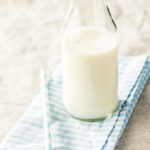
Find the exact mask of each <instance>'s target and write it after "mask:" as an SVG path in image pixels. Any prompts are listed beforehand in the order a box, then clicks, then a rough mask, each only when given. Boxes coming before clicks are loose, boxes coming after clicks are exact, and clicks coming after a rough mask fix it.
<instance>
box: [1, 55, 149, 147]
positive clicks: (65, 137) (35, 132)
mask: <svg viewBox="0 0 150 150" xmlns="http://www.w3.org/2000/svg"><path fill="white" fill-rule="evenodd" d="M149 76H150V63H149V62H148V56H146V55H142V56H138V57H133V58H127V57H120V58H119V81H118V82H119V84H118V90H119V91H118V99H119V106H120V107H119V110H118V111H117V112H116V113H115V114H114V115H113V116H112V117H111V118H109V119H106V120H104V121H99V122H83V121H79V120H76V119H74V118H72V117H70V116H69V115H68V114H67V113H66V112H65V110H64V107H63V104H62V76H61V67H60V68H58V70H57V71H56V73H55V74H54V76H53V77H52V79H51V80H50V81H49V83H48V89H49V95H48V96H49V104H48V105H50V107H51V110H50V114H51V121H52V123H51V139H50V140H51V143H52V148H53V149H64V150H113V149H114V148H115V145H116V144H117V142H118V140H119V138H120V136H121V134H122V132H123V130H124V128H125V126H126V124H127V121H128V120H129V118H130V116H131V114H132V111H133V109H134V107H135V105H136V103H137V101H138V98H139V96H140V94H141V92H142V90H143V88H144V85H145V83H146V81H147V80H148V78H149ZM41 105H42V93H40V94H39V96H38V97H37V99H36V101H35V102H34V103H33V104H32V105H31V106H30V108H29V109H28V111H27V112H26V113H25V114H24V116H23V117H22V118H21V119H20V121H19V122H18V123H17V124H16V126H15V127H14V128H13V129H12V131H11V132H10V133H9V134H8V136H7V137H6V138H5V140H4V141H3V142H2V144H1V145H0V150H10V149H11V150H13V149H14V150H25V149H29V150H44V128H43V116H42V115H43V112H42V111H43V109H42V107H41Z"/></svg>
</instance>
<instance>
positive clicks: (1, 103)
mask: <svg viewBox="0 0 150 150" xmlns="http://www.w3.org/2000/svg"><path fill="white" fill-rule="evenodd" d="M68 2H69V0H61V1H60V0H43V1H42V0H0V141H2V139H3V138H4V137H5V135H7V133H8V131H9V130H10V129H11V128H12V126H13V125H14V124H15V123H16V121H17V120H18V119H19V118H20V117H21V116H22V114H23V113H24V112H25V110H26V109H27V107H28V106H29V105H30V104H31V103H32V101H33V100H34V98H35V96H36V95H37V93H38V92H39V90H40V78H39V71H40V68H41V67H42V66H45V65H46V66H48V67H49V73H50V75H51V73H52V72H53V71H54V70H55V68H56V66H57V64H58V63H59V62H60V41H59V29H60V25H61V24H62V20H63V19H64V15H65V13H66V10H67V8H68ZM110 8H111V11H112V14H113V16H114V18H115V21H116V23H117V25H118V32H119V34H120V54H121V55H127V56H135V55H139V54H143V53H147V54H150V2H149V0H112V1H111V5H110ZM149 98H150V81H149V82H148V84H147V86H146V87H145V89H144V92H143V93H142V95H141V97H140V100H139V102H138V104H137V106H136V108H135V110H134V112H133V115H132V117H131V119H130V121H129V123H128V125H127V128H126V129H125V132H124V134H123V136H122V138H121V140H120V141H119V143H118V145H117V148H116V150H149V149H150V99H149Z"/></svg>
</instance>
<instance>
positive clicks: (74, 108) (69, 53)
mask: <svg viewBox="0 0 150 150" xmlns="http://www.w3.org/2000/svg"><path fill="white" fill-rule="evenodd" d="M62 45H63V50H62V59H63V103H64V106H65V108H66V110H67V111H68V112H69V113H70V114H72V115H73V116H75V117H78V118H83V119H97V118H100V117H103V116H105V115H106V114H109V113H111V112H112V111H113V110H114V109H115V108H116V106H117V101H118V100H117V80H118V76H117V75H118V43H117V40H116V37H115V35H113V34H112V33H110V32H108V31H106V30H104V29H100V28H96V27H83V28H78V29H76V30H74V31H71V32H69V33H67V34H66V35H65V36H64V39H63V40H62Z"/></svg>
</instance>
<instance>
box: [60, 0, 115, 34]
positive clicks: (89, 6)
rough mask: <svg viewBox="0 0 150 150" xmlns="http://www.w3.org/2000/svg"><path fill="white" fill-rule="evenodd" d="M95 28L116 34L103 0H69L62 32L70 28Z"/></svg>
mask: <svg viewBox="0 0 150 150" xmlns="http://www.w3.org/2000/svg"><path fill="white" fill-rule="evenodd" d="M84 26H95V27H100V28H106V29H107V30H109V31H111V32H116V29H115V26H114V22H113V20H112V17H111V14H110V11H108V7H107V5H106V3H105V2H104V0H70V7H69V10H68V13H67V15H66V18H65V21H64V24H63V26H62V30H61V31H62V32H61V34H63V32H64V31H65V29H66V28H68V27H70V29H71V28H75V27H84Z"/></svg>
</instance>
